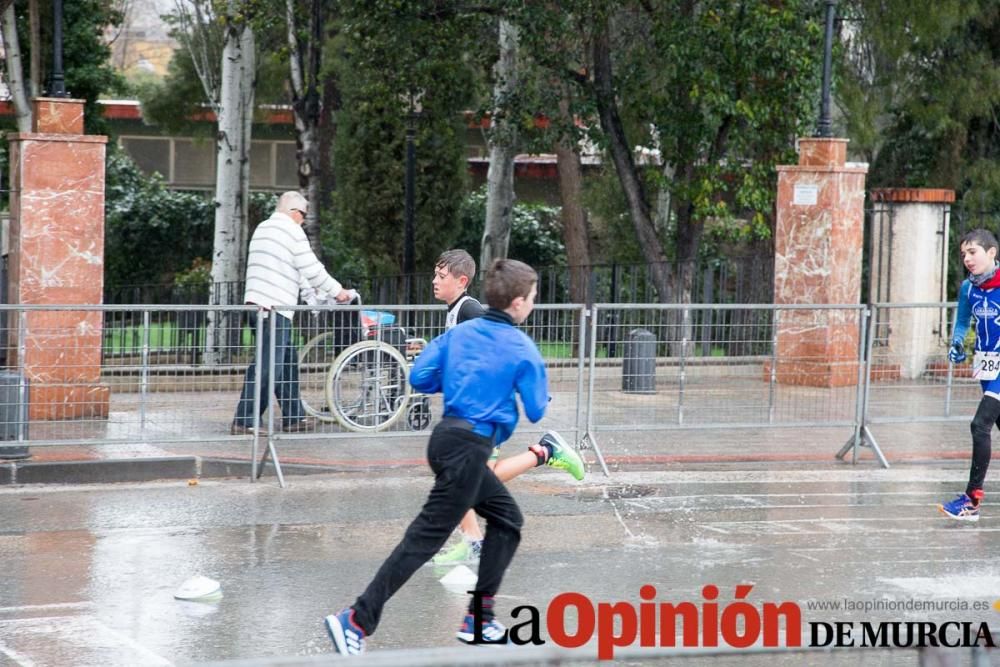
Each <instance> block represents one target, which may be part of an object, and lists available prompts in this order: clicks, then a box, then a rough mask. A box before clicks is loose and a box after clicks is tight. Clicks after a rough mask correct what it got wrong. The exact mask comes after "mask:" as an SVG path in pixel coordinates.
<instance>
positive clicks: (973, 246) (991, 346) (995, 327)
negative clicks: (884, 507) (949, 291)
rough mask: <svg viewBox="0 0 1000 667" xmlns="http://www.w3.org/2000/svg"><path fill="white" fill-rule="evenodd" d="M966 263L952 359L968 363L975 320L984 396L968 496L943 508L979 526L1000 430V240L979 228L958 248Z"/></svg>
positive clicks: (975, 424)
mask: <svg viewBox="0 0 1000 667" xmlns="http://www.w3.org/2000/svg"><path fill="white" fill-rule="evenodd" d="M959 250H960V251H961V253H962V263H963V264H964V265H965V268H966V269H967V270H968V271H969V277H968V278H967V279H966V280H965V281H963V282H962V287H961V288H960V289H959V291H958V313H957V315H956V316H955V330H954V332H953V333H952V336H951V349H950V350H949V351H948V358H949V359H950V360H951V361H953V362H954V363H956V364H958V363H961V362H963V361H965V334H966V333H967V332H968V331H969V321H970V318H972V317H975V318H976V353H975V358H974V360H973V368H972V377H973V378H975V379H977V380H979V383H980V384H981V385H982V387H983V397H982V399H981V400H980V401H979V407H978V408H976V415H975V417H973V418H972V468H971V470H970V471H969V484H968V485H967V486H966V487H965V493H963V494H961V495H959V496H958V497H957V498H955V499H954V500H952V501H950V502H946V503H942V504H940V505H938V509H939V510H941V511H942V512H943V513H944V514H946V515H947V516H949V517H951V518H952V519H958V520H959V521H979V505H980V503H981V502H982V500H983V482H984V481H985V480H986V470H987V469H988V468H989V466H990V449H991V443H990V432H991V431H992V430H993V425H994V424H997V425H1000V289H997V288H998V287H1000V272H998V271H997V268H998V266H997V239H996V237H995V236H993V234H992V233H991V232H988V231H987V230H985V229H975V230H973V231H971V232H969V233H968V234H966V235H965V236H963V237H962V241H961V243H960V244H959Z"/></svg>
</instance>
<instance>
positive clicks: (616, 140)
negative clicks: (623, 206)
mask: <svg viewBox="0 0 1000 667" xmlns="http://www.w3.org/2000/svg"><path fill="white" fill-rule="evenodd" d="M604 21H605V23H604V25H603V26H602V27H601V29H600V31H599V32H598V33H597V35H596V36H595V38H594V44H593V53H594V92H595V101H596V103H597V112H598V116H599V117H600V120H601V129H602V130H603V131H604V134H605V135H606V137H607V140H608V148H609V150H610V152H611V161H612V162H613V163H614V165H615V171H616V172H617V174H618V180H619V182H620V183H621V186H622V191H623V192H624V193H625V199H626V201H627V202H628V209H629V215H630V217H631V218H632V225H633V227H635V233H636V236H637V237H638V240H639V246H640V247H641V248H642V254H643V257H644V258H645V260H646V263H647V264H649V270H650V275H651V277H652V280H653V286H654V287H655V288H656V293H657V298H658V299H659V301H660V302H661V303H667V302H668V301H669V295H670V266H669V265H668V263H667V255H666V253H665V252H664V251H663V245H662V244H661V243H660V239H659V237H658V236H657V235H656V227H655V226H654V225H653V220H652V217H651V215H650V207H649V201H648V199H647V198H646V192H645V188H644V187H643V184H642V179H641V178H640V176H639V172H638V170H637V169H636V167H635V161H634V160H633V159H632V149H631V148H630V146H629V143H628V140H627V139H626V138H625V128H624V126H623V125H622V120H621V117H620V116H619V114H618V102H617V100H616V99H615V92H614V80H613V76H612V69H611V50H610V49H611V47H610V43H609V42H610V35H609V30H608V25H607V19H604Z"/></svg>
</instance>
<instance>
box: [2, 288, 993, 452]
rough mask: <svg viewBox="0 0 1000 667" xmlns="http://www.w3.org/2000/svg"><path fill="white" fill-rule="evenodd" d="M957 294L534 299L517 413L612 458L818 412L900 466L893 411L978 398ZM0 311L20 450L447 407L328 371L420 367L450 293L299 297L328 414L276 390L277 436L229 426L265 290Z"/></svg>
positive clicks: (420, 413)
mask: <svg viewBox="0 0 1000 667" xmlns="http://www.w3.org/2000/svg"><path fill="white" fill-rule="evenodd" d="M953 307H954V304H946V303H928V304H906V305H893V304H874V305H873V306H864V305H774V304H754V305H705V304H670V305H663V304H628V305H623V304H597V305H594V306H591V307H589V308H588V307H586V306H583V305H572V304H567V305H555V304H539V305H537V306H536V308H535V311H534V312H533V314H532V315H531V317H530V318H529V320H528V321H527V322H526V323H525V324H524V325H523V327H524V330H525V331H526V332H527V333H528V334H529V335H530V336H531V337H532V338H533V339H534V340H535V341H536V343H537V344H538V347H539V350H540V351H541V353H542V356H543V357H544V359H545V361H546V365H547V369H548V373H549V381H550V389H551V392H552V394H553V397H554V399H553V402H552V405H551V408H550V410H549V412H548V414H547V416H546V419H545V420H543V422H542V423H540V424H539V425H530V424H527V423H524V422H523V421H522V425H521V427H520V428H519V430H521V431H525V432H528V433H531V432H535V431H539V430H541V429H547V428H555V429H557V430H559V431H561V432H563V433H564V434H565V435H567V437H572V438H573V439H574V441H575V442H577V443H579V444H580V445H581V446H583V447H591V448H593V449H594V452H595V454H596V456H597V458H598V461H599V462H600V463H601V465H602V466H603V467H604V469H605V471H607V467H606V465H605V461H604V456H603V454H602V450H601V445H603V444H604V443H605V441H609V442H610V441H613V440H614V438H615V437H617V438H619V439H628V441H629V442H630V443H639V444H641V443H645V444H644V445H643V446H645V447H647V448H653V449H655V448H656V447H657V446H659V445H658V444H657V442H658V441H657V440H656V438H657V437H660V436H657V435H656V434H657V433H661V434H662V433H663V432H667V431H676V430H681V429H715V430H718V431H720V432H721V433H723V434H726V435H728V434H731V433H735V432H738V431H741V430H743V429H748V428H782V427H817V426H821V427H830V428H835V429H843V432H844V435H845V437H847V444H845V447H844V449H842V450H841V452H840V454H839V455H840V456H842V457H843V456H846V454H847V452H848V451H852V450H853V453H854V456H852V459H856V454H857V452H858V449H859V448H860V447H872V449H873V450H874V452H875V453H876V455H877V456H878V457H879V459H880V461H881V462H882V463H883V465H888V463H887V461H886V460H885V458H884V456H883V455H882V452H881V451H880V449H879V447H878V444H877V442H876V437H875V436H876V434H877V432H878V429H879V427H880V426H881V425H886V424H893V423H900V422H935V421H953V420H965V419H968V418H969V415H970V414H971V412H972V410H973V406H974V405H975V403H976V402H977V401H978V400H979V388H978V385H977V383H976V382H975V381H973V380H972V379H971V377H969V375H968V366H967V365H965V366H957V367H956V366H954V365H952V364H949V363H948V362H947V357H946V353H947V343H948V341H949V340H950V330H951V320H952V318H953ZM0 310H3V311H6V312H5V314H6V316H7V317H6V320H5V321H6V322H7V325H6V328H5V329H4V330H3V331H0V356H2V354H3V353H6V356H5V360H4V361H5V364H4V367H3V369H0V456H6V457H7V458H12V457H11V456H9V455H10V454H12V453H16V451H17V450H18V449H19V448H21V449H23V448H24V447H25V446H30V447H32V448H33V447H45V446H64V445H88V446H89V445H134V444H136V443H144V444H165V443H227V442H228V443H229V444H230V445H233V444H237V443H244V444H245V443H246V442H247V441H249V442H250V452H251V455H252V456H253V458H254V461H256V460H257V458H258V454H260V453H262V452H265V451H266V452H268V453H269V454H271V455H273V454H275V453H276V452H277V448H276V445H279V444H280V443H281V442H282V441H285V442H287V443H295V442H298V443H300V444H301V443H304V442H305V441H309V442H312V441H316V440H320V441H324V440H330V439H342V438H406V437H411V438H412V437H421V438H423V437H426V431H427V429H428V428H429V427H430V426H432V425H433V423H434V420H436V419H439V418H440V416H441V408H442V406H441V399H440V396H429V397H421V396H419V395H414V394H412V393H411V394H410V395H409V396H404V395H403V394H402V393H400V392H399V391H396V389H394V390H393V391H394V392H395V393H391V395H390V394H386V395H387V396H390V398H385V397H382V400H383V403H384V404H385V406H386V407H385V409H386V410H387V411H388V410H390V409H391V408H395V407H399V406H404V407H405V410H404V412H402V413H401V414H400V416H399V417H398V418H397V419H395V420H394V421H393V422H392V423H391V424H389V425H387V426H386V427H385V428H382V427H378V424H377V423H376V422H377V420H374V419H372V418H369V417H366V416H365V415H363V414H361V416H360V417H358V418H357V419H356V420H355V421H356V423H355V425H354V426H353V427H350V426H345V422H344V420H343V419H338V416H337V415H335V414H332V412H331V409H330V402H331V401H330V383H331V369H332V368H333V367H334V366H336V365H337V364H336V363H335V362H337V361H338V359H340V357H341V355H343V354H344V352H345V350H348V349H350V348H351V346H354V345H356V344H358V343H359V342H362V341H364V340H366V338H367V339H370V340H375V341H379V343H378V344H379V345H382V346H386V347H392V348H393V350H394V351H393V350H390V351H389V352H392V354H390V355H388V356H386V357H385V358H386V359H389V358H390V357H391V358H392V359H404V360H405V363H406V365H407V366H408V365H409V364H410V363H412V360H413V358H414V356H415V355H417V354H419V350H420V345H421V343H420V341H421V340H423V341H426V340H430V339H431V338H433V337H434V336H436V335H438V334H440V333H441V332H442V331H443V330H444V317H445V308H444V307H443V306H440V305H433V306H400V305H371V306H370V305H364V306H331V305H322V306H296V307H290V308H289V310H293V311H295V318H294V328H293V332H292V340H293V346H294V347H295V349H296V350H297V353H299V354H300V355H301V358H300V359H299V364H298V365H297V366H296V369H297V373H298V381H299V387H300V390H301V395H302V398H303V400H304V402H305V404H306V405H308V406H309V407H310V408H311V412H310V414H311V415H315V416H317V417H318V419H319V428H318V429H317V430H316V431H315V432H307V433H297V432H286V431H282V430H281V428H280V412H279V410H278V407H277V406H275V405H272V406H271V410H267V411H264V419H263V421H262V423H261V424H259V425H258V426H263V427H265V428H266V427H267V426H270V428H266V430H267V435H266V436H265V435H264V433H263V432H261V430H254V431H253V432H252V433H239V434H236V435H233V434H231V433H230V425H231V423H232V419H233V414H234V413H235V409H236V405H237V402H238V399H239V395H240V391H241V389H242V387H243V379H244V374H245V372H246V370H247V365H248V364H249V363H250V361H251V360H252V359H254V358H255V356H256V355H259V354H260V352H262V350H258V349H256V348H257V346H258V344H259V342H258V341H260V340H261V336H260V335H259V334H262V333H264V329H263V327H264V326H273V322H274V319H273V318H270V319H268V318H263V319H262V318H258V317H256V315H257V309H256V308H255V307H251V306H226V307H207V306H184V305H178V306H139V305H137V306H119V305H107V306H16V305H4V306H0ZM373 318H374V319H373ZM255 334H257V335H256V336H255ZM271 340H273V336H272V337H271ZM813 340H815V341H816V343H817V344H815V345H813V344H811V342H810V341H813ZM3 341H6V344H5V345H3ZM396 352H398V355H397V354H396ZM375 354H376V353H375V352H373V351H372V350H371V349H369V350H368V351H367V352H366V353H365V354H359V355H358V356H356V358H354V359H353V360H352V361H350V363H342V364H340V365H341V366H342V369H341V375H339V376H338V378H339V379H338V381H339V382H341V384H342V385H343V387H341V389H343V391H345V392H346V391H348V390H352V391H355V392H361V388H363V386H364V382H365V381H366V380H365V378H370V377H371V376H372V374H373V371H372V369H371V363H372V362H371V359H373V358H374V356H373V355H375ZM366 355H367V356H366ZM270 357H271V359H272V364H273V360H274V358H275V355H273V354H272V355H270ZM866 361H870V363H866ZM378 372H381V373H382V374H383V375H384V376H385V377H386V378H389V379H388V380H386V381H387V382H391V381H393V378H392V374H391V372H387V371H386V370H385V368H383V367H381V366H380V367H379V369H378ZM826 376H829V377H827V380H829V381H824V380H823V378H824V377H826ZM271 377H272V378H273V377H274V374H273V373H271ZM396 379H398V378H396ZM338 386H340V385H338ZM285 389H286V388H285V387H280V386H278V387H265V388H261V392H260V394H259V396H255V397H254V399H255V400H257V401H263V404H264V405H265V406H266V405H267V404H268V402H269V399H268V398H267V397H268V396H271V399H270V400H272V401H273V400H274V398H273V397H274V394H275V393H278V394H282V392H284V391H285ZM397 389H398V387H397ZM345 400H346V399H345ZM366 420H367V421H366ZM373 424H375V427H372V425H373ZM734 442H735V441H734ZM599 443H601V444H599Z"/></svg>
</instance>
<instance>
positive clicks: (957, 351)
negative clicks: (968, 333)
mask: <svg viewBox="0 0 1000 667" xmlns="http://www.w3.org/2000/svg"><path fill="white" fill-rule="evenodd" d="M948 360H949V361H950V362H952V363H954V364H960V363H962V362H963V361H965V343H963V342H962V341H960V340H953V341H951V347H950V348H949V349H948Z"/></svg>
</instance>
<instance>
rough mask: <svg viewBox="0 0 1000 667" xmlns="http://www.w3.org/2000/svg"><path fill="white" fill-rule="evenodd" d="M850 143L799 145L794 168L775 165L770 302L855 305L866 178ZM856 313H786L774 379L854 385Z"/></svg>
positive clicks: (780, 328)
mask: <svg viewBox="0 0 1000 667" xmlns="http://www.w3.org/2000/svg"><path fill="white" fill-rule="evenodd" d="M846 155H847V139H827V138H809V139H800V140H799V164H797V165H789V166H779V167H778V168H777V169H778V198H777V219H776V222H775V231H774V303H775V304H856V303H859V302H860V301H859V299H860V297H861V254H862V246H863V239H864V200H865V174H867V172H868V166H867V165H863V164H854V165H852V164H847V163H846V162H845V159H846ZM859 333H860V327H859V317H858V312H857V311H856V310H854V311H846V310H832V311H831V310H820V309H815V310H814V309H805V310H783V311H780V313H779V315H778V330H777V345H778V349H777V359H778V365H777V371H776V376H777V381H778V382H780V383H783V384H796V385H808V386H814V387H842V386H848V385H853V384H856V383H857V380H858V375H857V373H858V366H857V363H858V340H859Z"/></svg>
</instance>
